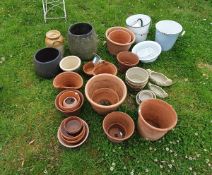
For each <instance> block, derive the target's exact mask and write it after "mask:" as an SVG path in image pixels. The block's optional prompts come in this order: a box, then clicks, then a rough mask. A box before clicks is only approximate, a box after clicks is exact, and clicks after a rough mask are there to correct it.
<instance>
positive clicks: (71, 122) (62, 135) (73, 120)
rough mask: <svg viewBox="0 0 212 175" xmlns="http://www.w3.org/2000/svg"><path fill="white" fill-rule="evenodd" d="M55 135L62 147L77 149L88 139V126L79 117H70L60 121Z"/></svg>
mask: <svg viewBox="0 0 212 175" xmlns="http://www.w3.org/2000/svg"><path fill="white" fill-rule="evenodd" d="M57 134H58V135H57V136H58V140H59V142H60V143H61V144H62V145H63V146H65V147H67V148H75V147H79V146H80V145H82V144H83V143H84V142H85V141H86V139H87V137H88V134H89V128H88V124H87V123H86V122H85V121H84V120H82V119H81V118H79V117H76V116H71V117H68V118H66V119H64V120H63V121H62V123H61V124H60V127H59V129H58V133H57Z"/></svg>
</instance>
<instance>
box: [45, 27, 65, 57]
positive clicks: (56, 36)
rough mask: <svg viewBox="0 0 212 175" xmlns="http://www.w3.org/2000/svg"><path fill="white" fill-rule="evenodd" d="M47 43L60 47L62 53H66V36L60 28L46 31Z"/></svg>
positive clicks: (50, 45)
mask: <svg viewBox="0 0 212 175" xmlns="http://www.w3.org/2000/svg"><path fill="white" fill-rule="evenodd" d="M45 44H46V47H53V48H56V49H58V50H59V51H60V53H61V55H62V56H63V55H64V38H63V36H62V35H61V33H60V32H59V31H58V30H50V31H48V32H47V33H46V38H45Z"/></svg>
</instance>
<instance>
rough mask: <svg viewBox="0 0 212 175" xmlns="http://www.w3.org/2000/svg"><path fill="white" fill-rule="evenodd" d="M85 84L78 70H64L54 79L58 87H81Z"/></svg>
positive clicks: (54, 84) (60, 88) (54, 83)
mask: <svg viewBox="0 0 212 175" xmlns="http://www.w3.org/2000/svg"><path fill="white" fill-rule="evenodd" d="M82 85H83V79H82V77H81V76H80V75H79V74H78V73H76V72H62V73H60V74H59V75H57V76H56V77H55V78H54V80H53V86H54V87H55V88H56V89H59V90H63V89H80V88H81V87H82Z"/></svg>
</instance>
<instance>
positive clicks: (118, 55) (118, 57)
mask: <svg viewBox="0 0 212 175" xmlns="http://www.w3.org/2000/svg"><path fill="white" fill-rule="evenodd" d="M124 53H130V54H131V55H133V56H136V58H137V62H136V63H134V64H128V63H125V62H123V61H121V60H120V55H121V54H124ZM116 58H117V60H118V62H119V63H121V64H123V65H126V66H136V65H137V64H138V63H139V57H138V56H137V55H136V54H134V53H132V52H129V51H122V52H119V53H118V54H117V56H116Z"/></svg>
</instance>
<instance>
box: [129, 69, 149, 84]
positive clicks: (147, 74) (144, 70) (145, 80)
mask: <svg viewBox="0 0 212 175" xmlns="http://www.w3.org/2000/svg"><path fill="white" fill-rule="evenodd" d="M133 69H140V70H142V71H143V72H145V74H146V78H145V79H144V80H142V81H132V79H131V78H129V76H128V73H129V72H130V71H131V70H133ZM125 76H126V79H127V80H128V81H129V82H132V84H137V83H139V84H140V83H146V82H147V81H148V79H149V73H148V72H147V70H146V69H143V68H141V67H131V68H129V69H128V70H127V72H126V74H125Z"/></svg>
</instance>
